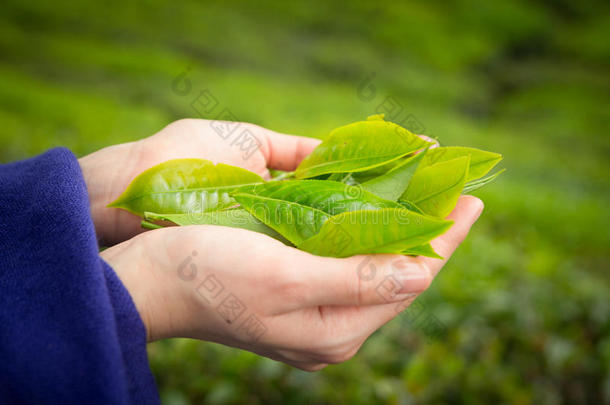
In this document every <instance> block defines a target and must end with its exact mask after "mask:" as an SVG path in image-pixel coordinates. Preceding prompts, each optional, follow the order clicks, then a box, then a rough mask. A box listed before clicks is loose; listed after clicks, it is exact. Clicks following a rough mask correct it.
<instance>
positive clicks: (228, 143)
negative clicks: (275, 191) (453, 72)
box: [79, 119, 320, 246]
mask: <svg viewBox="0 0 610 405" xmlns="http://www.w3.org/2000/svg"><path fill="white" fill-rule="evenodd" d="M319 142H320V141H319V140H317V139H313V138H306V137H300V136H292V135H284V134H279V133H276V132H273V131H270V130H268V129H265V128H262V127H260V126H257V125H254V124H248V123H233V122H224V121H208V120H202V119H184V120H180V121H176V122H174V123H172V124H170V125H168V126H167V127H165V128H163V129H162V130H161V131H159V132H158V133H157V134H155V135H153V136H150V137H148V138H145V139H142V140H140V141H136V142H131V143H125V144H121V145H114V146H110V147H108V148H104V149H102V150H99V151H97V152H94V153H92V154H90V155H87V156H85V157H83V158H81V159H79V163H80V165H81V168H82V171H83V175H84V178H85V182H86V183H87V190H88V192H89V198H90V204H91V212H92V216H93V222H94V224H95V229H96V232H97V234H98V238H99V239H100V241H101V243H102V244H104V245H108V246H109V245H113V244H115V243H119V242H122V241H124V240H127V239H129V238H130V237H132V236H134V235H136V234H138V233H140V232H142V229H141V227H140V218H138V217H137V216H135V215H133V214H131V213H128V212H126V211H123V210H118V209H116V208H107V207H106V206H107V205H108V204H109V203H110V202H112V201H114V200H115V199H116V198H117V197H118V196H119V195H120V194H121V193H122V192H123V191H124V190H125V188H126V187H127V185H128V184H129V183H130V182H131V180H133V179H134V178H135V177H136V176H137V175H138V174H140V173H141V172H143V171H144V170H146V169H148V168H150V167H152V166H155V165H157V164H159V163H163V162H165V161H167V160H171V159H182V158H199V159H208V160H211V161H212V162H214V163H220V162H221V163H225V164H229V165H233V166H239V167H242V168H244V169H248V170H250V171H252V172H255V173H257V174H259V175H261V176H263V177H264V178H269V171H268V168H273V169H278V170H292V169H294V168H295V167H296V165H297V164H298V163H299V162H300V161H301V160H302V159H303V158H304V157H305V156H306V155H308V154H309V153H310V152H311V151H312V150H313V149H314V148H315V147H316V146H317V145H318V143H319Z"/></svg>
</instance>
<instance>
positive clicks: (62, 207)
mask: <svg viewBox="0 0 610 405" xmlns="http://www.w3.org/2000/svg"><path fill="white" fill-rule="evenodd" d="M158 402H159V398H158V394H157V390H156V387H155V382H154V379H153V376H152V373H151V371H150V369H149V366H148V358H147V354H146V331H145V328H144V324H143V323H142V320H141V319H140V316H139V314H138V312H137V311H136V308H135V306H134V303H133V301H132V300H131V297H130V295H129V293H128V292H127V290H126V289H125V287H124V286H123V284H122V283H121V281H120V280H119V279H118V278H117V276H116V274H115V273H114V271H113V270H112V268H111V267H110V266H109V265H108V264H107V263H105V262H104V261H103V260H102V259H101V258H100V257H99V254H98V244H97V240H96V236H95V229H94V227H93V223H92V220H91V213H90V210H89V199H88V195H87V188H86V186H85V182H84V180H83V176H82V173H81V170H80V166H79V164H78V161H77V160H76V158H75V157H74V155H73V154H72V153H71V152H70V151H69V150H67V149H63V148H57V149H52V150H50V151H48V152H47V153H45V154H43V155H41V156H38V157H35V158H33V159H29V160H25V161H21V162H15V163H10V164H6V165H0V403H3V404H4V403H11V404H12V403H16V404H21V403H61V404H72V403H104V404H131V403H138V404H148V403H158Z"/></svg>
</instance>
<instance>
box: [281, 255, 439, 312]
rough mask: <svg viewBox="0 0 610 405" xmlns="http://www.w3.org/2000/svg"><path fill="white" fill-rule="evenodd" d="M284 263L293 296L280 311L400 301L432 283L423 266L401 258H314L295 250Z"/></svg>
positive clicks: (408, 258) (381, 256)
mask: <svg viewBox="0 0 610 405" xmlns="http://www.w3.org/2000/svg"><path fill="white" fill-rule="evenodd" d="M283 260H287V262H286V263H285V264H284V265H283V266H282V267H284V268H287V269H289V273H288V274H287V275H285V279H287V280H289V282H288V285H289V286H290V288H289V289H284V291H285V292H286V293H287V294H288V295H290V296H291V297H292V299H291V300H285V303H286V306H285V307H284V308H283V311H292V310H295V309H299V308H308V307H315V306H362V305H379V304H386V303H388V302H400V301H403V300H404V299H406V298H408V297H409V296H410V295H411V294H414V293H421V292H423V291H424V290H425V289H426V288H428V286H429V285H430V282H431V281H432V274H431V272H430V270H429V269H428V268H427V267H426V265H425V264H422V263H420V262H418V261H417V260H416V259H415V258H411V257H405V256H401V255H389V254H386V255H381V254H380V255H369V256H362V255H360V256H354V257H350V258H347V259H336V258H329V257H319V256H314V255H311V254H309V253H306V252H301V251H298V250H294V251H293V254H292V255H288V256H287V257H285V258H284V259H283Z"/></svg>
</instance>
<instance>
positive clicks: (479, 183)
mask: <svg viewBox="0 0 610 405" xmlns="http://www.w3.org/2000/svg"><path fill="white" fill-rule="evenodd" d="M505 171H506V169H502V170H500V171H498V172H496V173H494V174H490V175H489V176H487V177H483V178H482V179H479V180H474V181H471V182H469V183H466V185H465V186H464V189H463V190H462V194H466V193H471V192H473V191H475V190H478V189H479V188H481V187H483V186H484V185H486V184H488V183H491V182H492V181H494V180H495V179H496V177H498V176H499V175H501V174H502V173H504V172H505Z"/></svg>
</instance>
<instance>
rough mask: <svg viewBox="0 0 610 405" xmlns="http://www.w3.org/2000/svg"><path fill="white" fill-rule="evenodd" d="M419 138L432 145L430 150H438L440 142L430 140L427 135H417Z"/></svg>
mask: <svg viewBox="0 0 610 405" xmlns="http://www.w3.org/2000/svg"><path fill="white" fill-rule="evenodd" d="M417 136H419V137H420V138H421V139H423V140H424V141H426V142H430V143H432V146H430V149H434V148H438V147H439V143H438V141H437V140H436V139H434V138H430V137H429V136H427V135H417Z"/></svg>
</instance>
